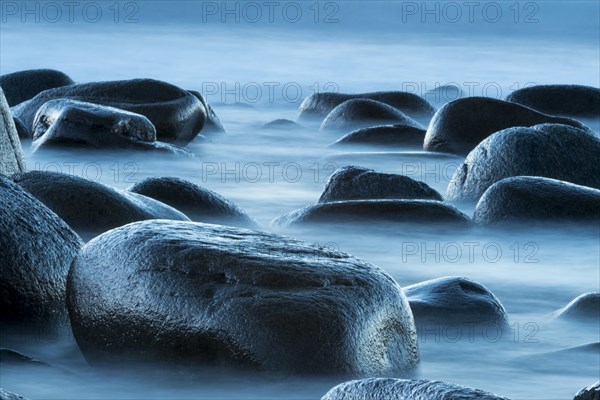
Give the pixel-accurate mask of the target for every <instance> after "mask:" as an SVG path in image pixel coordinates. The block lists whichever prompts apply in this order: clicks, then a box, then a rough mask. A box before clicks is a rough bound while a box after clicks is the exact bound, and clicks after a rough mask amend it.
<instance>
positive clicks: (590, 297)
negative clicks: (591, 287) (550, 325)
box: [554, 292, 600, 324]
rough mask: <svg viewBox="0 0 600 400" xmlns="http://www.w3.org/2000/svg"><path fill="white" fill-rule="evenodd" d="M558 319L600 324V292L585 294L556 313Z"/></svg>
mask: <svg viewBox="0 0 600 400" xmlns="http://www.w3.org/2000/svg"><path fill="white" fill-rule="evenodd" d="M554 316H555V317H556V318H560V319H564V320H571V321H580V322H593V323H596V324H598V323H600V292H590V293H584V294H582V295H581V296H578V297H576V298H575V299H573V300H572V301H571V302H570V303H569V304H567V305H566V306H564V307H563V308H561V309H560V310H558V311H556V312H555V313H554Z"/></svg>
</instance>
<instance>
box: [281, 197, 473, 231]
mask: <svg viewBox="0 0 600 400" xmlns="http://www.w3.org/2000/svg"><path fill="white" fill-rule="evenodd" d="M374 223H380V224H385V223H411V224H417V223H419V224H420V223H423V224H429V225H433V226H435V225H453V226H456V227H468V226H470V225H471V220H470V219H469V217H467V216H466V215H465V214H463V213H462V212H460V211H459V210H458V209H456V208H454V207H452V206H449V205H447V204H444V203H443V202H441V201H434V200H348V201H334V202H328V203H320V204H317V205H313V206H308V207H304V208H301V209H298V210H295V211H292V212H290V213H288V214H285V215H282V216H280V217H278V218H276V219H275V220H274V221H273V222H272V225H274V226H279V227H294V226H302V225H321V224H335V225H337V224H369V225H371V224H374ZM371 226H372V225H371Z"/></svg>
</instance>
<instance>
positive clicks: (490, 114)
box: [423, 97, 592, 155]
mask: <svg viewBox="0 0 600 400" xmlns="http://www.w3.org/2000/svg"><path fill="white" fill-rule="evenodd" d="M546 123H553V124H564V125H570V126H573V127H576V128H581V129H585V130H587V131H589V132H590V133H591V132H592V131H591V130H590V129H589V128H587V127H586V126H585V125H583V124H582V123H580V122H578V121H575V120H572V119H569V118H561V117H554V116H551V115H545V114H542V113H539V112H537V111H535V110H532V109H531V108H528V107H524V106H522V105H519V104H516V103H510V102H506V101H502V100H496V99H492V98H487V97H467V98H464V99H459V100H455V101H452V102H450V103H448V104H446V105H445V106H443V107H442V108H440V109H439V110H438V112H437V113H435V115H434V116H433V119H432V120H431V123H430V124H429V127H428V128H427V133H426V135H425V141H424V144H423V149H424V150H429V151H441V152H447V153H455V154H462V155H466V154H468V153H469V152H470V151H471V150H473V149H474V148H475V147H476V146H477V145H478V144H479V143H481V142H482V141H483V140H484V139H486V138H487V137H489V136H490V135H492V134H493V133H495V132H498V131H500V130H502V129H507V128H511V127H528V126H533V125H539V124H546Z"/></svg>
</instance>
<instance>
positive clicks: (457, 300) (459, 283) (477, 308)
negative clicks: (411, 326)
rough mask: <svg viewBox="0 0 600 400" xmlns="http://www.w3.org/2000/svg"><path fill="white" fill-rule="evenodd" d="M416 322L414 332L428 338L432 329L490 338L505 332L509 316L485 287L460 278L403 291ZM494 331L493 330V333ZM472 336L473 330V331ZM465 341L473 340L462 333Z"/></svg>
mask: <svg viewBox="0 0 600 400" xmlns="http://www.w3.org/2000/svg"><path fill="white" fill-rule="evenodd" d="M404 294H405V295H406V297H407V299H408V303H409V304H410V308H411V310H412V313H413V317H414V318H415V325H416V327H417V332H419V333H424V334H427V333H428V332H429V331H431V330H433V329H434V328H440V327H441V328H443V327H446V326H454V325H458V326H465V327H469V328H470V327H473V328H475V327H476V328H477V330H476V331H477V332H476V335H477V338H479V339H485V337H481V333H482V332H483V331H482V329H484V330H487V329H489V335H491V336H494V337H495V336H496V335H497V333H498V332H504V331H508V329H509V326H508V315H507V314H506V310H505V309H504V307H503V306H502V304H501V303H500V300H498V298H497V297H496V296H495V295H494V294H493V293H492V292H491V291H490V290H489V289H488V288H486V287H485V286H483V285H481V284H479V283H477V282H474V281H472V280H470V279H467V278H463V277H454V276H451V277H443V278H438V279H432V280H429V281H425V282H420V283H417V284H415V285H412V286H406V287H405V288H404ZM492 328H493V329H492ZM474 332H475V329H474ZM463 337H464V339H469V340H471V339H473V338H471V337H469V336H468V334H467V332H466V331H465V335H463Z"/></svg>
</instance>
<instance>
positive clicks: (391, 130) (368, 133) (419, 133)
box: [333, 125, 425, 150]
mask: <svg viewBox="0 0 600 400" xmlns="http://www.w3.org/2000/svg"><path fill="white" fill-rule="evenodd" d="M424 138H425V130H424V129H421V128H415V127H412V126H406V125H382V126H374V127H371V128H363V129H358V130H355V131H352V132H350V133H348V134H347V135H345V136H343V137H341V138H340V139H338V140H337V141H336V142H335V143H334V144H333V146H361V145H362V146H378V147H402V148H415V149H419V150H421V149H422V148H423V140H424Z"/></svg>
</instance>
